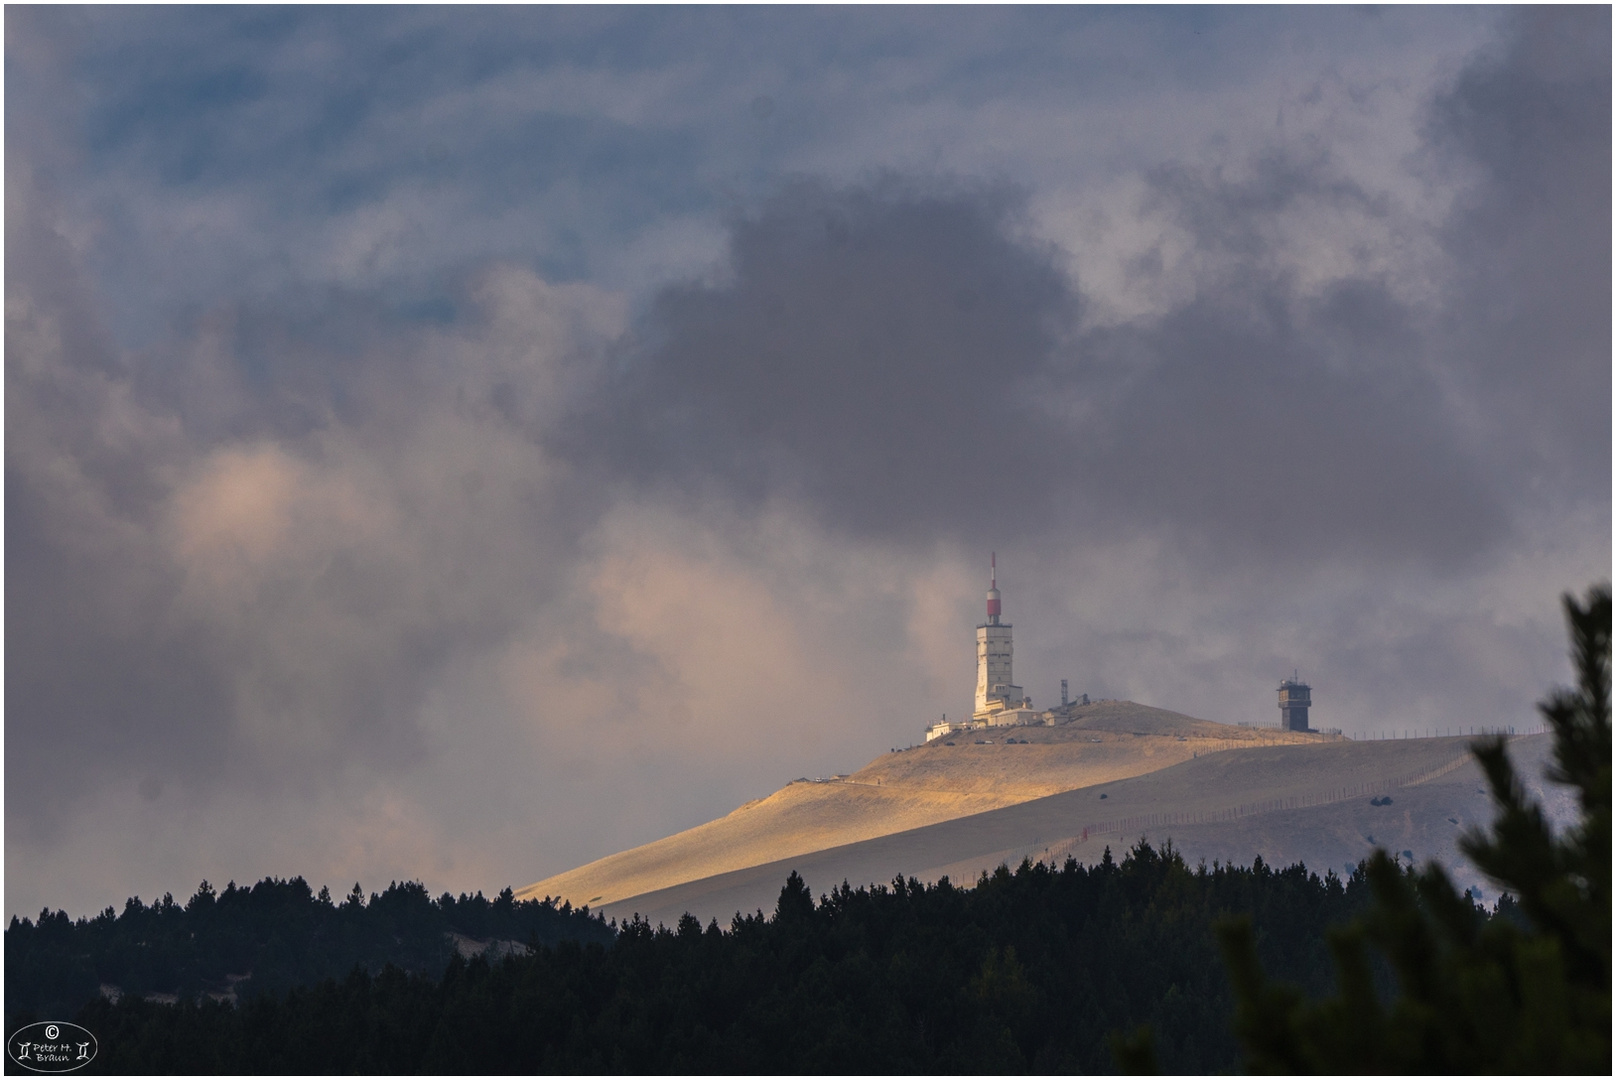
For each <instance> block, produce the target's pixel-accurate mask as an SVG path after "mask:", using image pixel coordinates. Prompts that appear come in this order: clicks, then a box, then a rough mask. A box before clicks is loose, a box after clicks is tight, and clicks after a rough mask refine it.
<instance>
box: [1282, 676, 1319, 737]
mask: <svg viewBox="0 0 1616 1080" xmlns="http://www.w3.org/2000/svg"><path fill="white" fill-rule="evenodd" d="M1312 704H1313V688H1312V687H1311V686H1309V685H1307V683H1305V682H1300V681H1298V680H1297V678H1296V676H1295V674H1292V675H1291V677H1290V678H1288V679H1286V680H1285V681H1284V682H1282V683H1280V684H1279V726H1280V727H1281V728H1283V729H1284V730H1286V731H1310V730H1312V729H1311V728H1309V727H1308V726H1307V710H1308V706H1310V705H1312Z"/></svg>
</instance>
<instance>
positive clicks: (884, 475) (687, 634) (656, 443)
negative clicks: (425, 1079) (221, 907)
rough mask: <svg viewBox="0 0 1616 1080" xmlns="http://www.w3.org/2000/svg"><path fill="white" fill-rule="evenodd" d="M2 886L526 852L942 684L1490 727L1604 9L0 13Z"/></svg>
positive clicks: (1397, 728)
mask: <svg viewBox="0 0 1616 1080" xmlns="http://www.w3.org/2000/svg"><path fill="white" fill-rule="evenodd" d="M4 20H5V23H4V25H5V57H6V68H5V92H6V99H5V100H6V110H5V118H6V131H5V149H6V154H5V170H6V172H5V183H6V219H5V220H6V255H5V258H6V262H5V271H6V284H5V300H6V328H5V359H6V363H5V393H6V399H5V544H6V557H5V585H6V591H5V604H6V622H5V627H6V648H5V661H6V663H5V674H6V681H5V749H6V754H5V842H6V876H5V900H6V912H7V914H8V915H18V914H20V915H33V914H35V913H37V912H38V910H39V909H40V908H42V907H45V906H49V907H51V908H52V909H55V908H64V909H66V910H67V911H68V912H69V913H70V914H73V915H75V916H77V915H83V914H92V913H94V912H96V911H99V910H100V909H101V908H103V907H106V906H108V905H112V906H120V905H121V904H122V903H123V901H124V899H125V898H126V897H128V896H130V895H139V896H142V897H144V898H145V899H146V900H147V901H148V902H149V901H150V900H152V899H154V898H156V897H158V896H160V895H161V894H163V893H165V892H172V893H173V894H174V895H175V896H176V897H177V898H179V899H181V900H183V899H185V898H186V897H188V896H189V895H190V894H191V893H192V892H193V891H194V890H195V888H196V886H197V885H198V883H199V882H200V881H202V880H203V879H207V880H209V881H211V882H213V883H214V884H216V885H219V886H222V885H223V883H224V882H226V881H229V880H234V881H236V882H238V883H248V882H253V881H257V880H259V879H260V878H262V877H265V876H268V875H274V876H277V877H290V876H293V875H302V876H303V877H305V878H306V879H308V880H309V881H310V883H311V884H312V885H314V886H315V887H316V888H318V887H319V886H320V885H322V884H324V885H329V886H330V887H331V888H332V890H333V891H334V892H346V891H347V890H348V889H349V888H350V887H351V885H352V883H353V882H355V881H357V882H360V883H361V884H362V885H363V887H364V888H365V889H366V890H368V891H377V890H380V889H381V888H384V887H385V886H386V885H387V884H388V883H389V882H390V881H394V880H398V881H403V880H418V881H421V882H423V883H424V884H425V885H426V886H427V887H428V889H430V890H432V891H433V893H434V894H436V893H438V892H440V891H444V890H449V891H456V892H459V891H474V890H478V889H481V890H483V891H484V892H487V893H492V892H494V891H497V890H498V889H500V888H502V887H504V886H507V885H510V886H515V887H521V886H523V885H525V884H527V883H529V882H533V881H536V880H539V879H541V878H544V877H546V876H548V875H551V874H554V873H558V872H560V871H563V870H566V869H569V868H571V867H573V866H576V865H579V864H581V863H583V862H587V861H589V860H592V859H595V858H599V857H601V856H604V855H607V854H610V853H612V852H615V851H618V850H621V849H623V848H626V847H630V846H633V845H636V844H640V843H645V842H647V841H650V840H653V839H657V838H658V837H661V836H664V835H668V834H670V833H672V832H675V831H677V830H680V829H683V828H688V827H690V826H693V825H696V824H699V823H701V822H703V821H706V820H709V819H711V818H714V817H717V816H720V815H722V814H725V813H727V812H729V811H730V810H731V809H733V808H735V807H736V806H738V805H740V804H742V803H744V802H746V801H748V800H750V799H755V798H759V797H762V796H764V795H767V794H768V793H770V792H771V791H774V790H776V789H777V788H779V787H780V786H782V785H783V784H785V783H786V782H788V781H790V780H792V779H794V778H796V777H800V776H821V775H829V774H832V773H836V772H847V771H852V770H854V769H857V768H859V767H861V766H862V765H864V764H865V763H866V762H868V761H869V760H870V759H871V758H873V757H875V756H876V755H878V754H880V753H884V752H886V751H888V750H889V749H891V748H893V747H900V746H907V745H910V744H912V743H916V742H919V741H920V740H921V739H922V737H923V735H922V733H923V729H924V727H925V726H926V725H927V724H929V723H931V722H933V721H935V720H936V719H937V718H938V717H939V716H941V715H943V714H945V713H946V714H948V715H950V716H951V717H956V718H957V717H959V716H961V715H963V714H965V713H967V712H968V711H969V708H970V705H971V698H972V692H973V688H974V679H975V672H974V666H973V665H974V650H975V644H974V627H975V625H976V623H977V622H979V621H980V619H981V613H982V610H983V592H984V590H985V589H986V586H987V570H988V560H989V554H990V552H997V558H998V567H999V586H1000V588H1001V589H1002V590H1003V594H1004V608H1005V617H1006V621H1008V622H1010V623H1012V624H1013V626H1014V628H1015V635H1016V636H1015V641H1016V668H1015V673H1016V678H1017V682H1019V683H1021V684H1022V685H1024V686H1025V687H1026V688H1027V692H1028V693H1029V694H1030V695H1031V696H1032V698H1033V700H1034V703H1035V705H1038V706H1043V705H1048V704H1052V703H1054V702H1056V701H1057V700H1058V697H1059V680H1060V679H1062V678H1067V679H1069V680H1070V683H1071V688H1072V692H1073V694H1074V695H1075V694H1079V693H1087V694H1089V695H1090V696H1091V697H1094V698H1122V699H1129V700H1133V701H1138V702H1142V703H1145V704H1148V705H1152V706H1157V707H1160V708H1165V709H1172V710H1176V711H1179V712H1184V713H1188V714H1190V715H1193V716H1197V717H1202V718H1205V719H1209V720H1216V721H1222V722H1228V723H1241V722H1246V723H1267V724H1272V723H1277V722H1278V709H1277V699H1276V695H1275V692H1274V690H1275V687H1276V686H1277V684H1278V681H1279V680H1280V679H1281V678H1283V677H1286V676H1289V675H1290V674H1291V673H1292V672H1293V671H1297V672H1300V674H1301V676H1302V678H1303V679H1304V680H1306V681H1308V682H1310V683H1311V685H1312V686H1313V697H1314V703H1315V704H1314V707H1313V716H1312V720H1313V722H1314V724H1315V726H1319V727H1327V728H1340V729H1343V730H1345V731H1347V732H1350V733H1359V734H1366V733H1391V732H1404V731H1410V730H1415V731H1446V730H1454V731H1458V730H1460V729H1468V728H1469V727H1471V726H1481V725H1506V724H1515V725H1518V726H1519V725H1529V724H1532V723H1534V722H1535V713H1534V710H1533V703H1534V702H1535V701H1537V700H1539V699H1540V698H1541V697H1542V696H1543V695H1544V693H1545V691H1546V690H1547V689H1548V688H1549V687H1551V686H1552V685H1554V684H1556V683H1562V682H1565V681H1568V680H1569V678H1570V669H1569V665H1568V663H1567V661H1566V656H1565V654H1566V638H1565V632H1564V627H1563V623H1562V618H1561V613H1560V608H1559V597H1560V595H1561V594H1562V593H1564V592H1566V591H1568V590H1571V591H1576V592H1579V593H1580V592H1581V591H1582V590H1583V589H1585V588H1586V587H1587V586H1588V585H1590V584H1591V583H1593V582H1595V581H1596V580H1604V579H1608V577H1609V575H1610V565H1611V445H1612V443H1611V308H1610V303H1611V284H1612V283H1611V247H1610V244H1611V174H1610V168H1611V143H1610V139H1611V112H1610V108H1611V58H1610V43H1611V26H1610V11H1609V9H1608V8H1606V7H1582V8H1573V9H1550V8H1531V9H1520V10H1516V9H1508V8H1485V9H1480V10H1477V9H1469V8H1458V7H1442V8H1421V7H1398V8H1387V9H1346V8H1322V7H1308V8H1294V9H1290V8H1272V7H1268V8H1238V9H1233V8H1227V9H1226V8H1216V7H1195V8H1188V9H1178V8H1164V7H1148V8H1103V7H1079V8H1065V7H1037V8H1004V7H990V8H981V7H948V8H922V7H902V8H859V7H841V8H773V7H771V8H745V7H721V8H699V9H698V8H681V7H655V8H635V9H620V8H611V7H587V8H566V7H527V8H514V9H513V8H498V9H495V8H473V7H450V8H437V7H409V8H385V7H344V8H325V7H293V8H249V7H221V8H193V7H157V8H151V7H111V8H87V7H16V6H13V7H8V8H7V9H6V10H5V13H4Z"/></svg>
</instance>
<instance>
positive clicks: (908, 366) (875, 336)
mask: <svg viewBox="0 0 1616 1080" xmlns="http://www.w3.org/2000/svg"><path fill="white" fill-rule="evenodd" d="M1014 211H1015V204H1014V202H1013V200H1012V198H1011V197H1010V196H1009V195H1007V194H1006V193H1004V192H1000V191H985V192H984V191H978V190H969V191H957V192H955V191H931V190H927V189H924V188H916V187H913V186H911V185H908V184H904V183H902V182H900V181H897V180H890V179H889V180H885V181H881V182H878V183H875V184H873V185H871V186H868V187H860V188H854V189H851V190H830V189H827V188H825V187H823V186H821V185H818V184H812V183H801V184H797V185H795V186H793V187H791V188H789V189H787V190H786V191H784V192H783V193H781V194H780V195H778V196H777V197H775V198H774V199H773V200H771V201H770V202H769V203H768V204H767V205H765V206H764V207H763V208H762V209H761V211H759V212H758V213H756V214H754V215H752V216H749V217H746V218H743V219H741V220H739V221H737V222H736V223H735V225H734V231H733V234H732V239H731V246H730V268H729V278H730V280H728V281H727V282H726V283H724V284H721V285H714V286H707V285H686V286H679V287H675V288H671V289H668V290H666V291H664V292H663V293H662V294H661V295H660V296H659V297H658V299H657V301H656V303H655V305H654V307H653V310H652V312H651V314H650V316H649V318H648V320H647V326H646V332H647V334H648V335H650V337H651V340H652V344H651V345H650V347H649V349H648V350H647V351H646V352H644V353H642V354H640V355H636V356H632V357H631V358H629V360H628V361H627V367H626V370H625V373H624V375H623V378H622V380H621V381H620V383H619V384H616V385H613V386H610V387H609V388H607V391H606V398H607V403H606V405H604V406H603V409H604V411H605V412H606V413H607V414H608V416H609V424H610V425H611V427H610V428H609V429H608V430H610V431H611V432H612V433H614V434H615V436H616V438H617V445H616V446H615V447H614V448H613V449H614V450H615V451H616V452H617V454H618V455H619V456H618V461H619V462H620V463H623V464H625V465H627V466H628V467H629V468H630V469H632V470H634V471H636V472H638V473H639V474H641V475H642V476H646V475H651V476H662V475H666V474H667V473H668V472H670V471H671V472H672V473H673V474H674V475H676V476H680V477H685V478H699V480H700V482H702V483H706V482H708V481H711V480H714V479H717V480H720V481H723V482H727V483H729V484H731V485H733V486H734V488H735V489H736V490H737V491H739V492H743V493H745V494H747V495H749V496H753V497H760V496H763V495H765V494H769V493H776V494H778V493H787V494H790V495H792V496H794V497H800V498H803V499H806V500H808V501H809V502H810V503H812V505H813V506H814V507H815V509H816V511H817V512H819V513H820V514H823V515H824V516H825V517H827V518H828V519H830V520H831V521H834V522H837V523H839V524H841V525H844V526H848V527H851V528H854V529H855V530H874V531H877V532H883V533H897V534H900V535H910V536H912V535H913V534H914V533H915V532H916V531H917V530H920V529H924V528H928V527H938V526H944V525H945V524H946V523H947V522H949V521H950V519H951V518H953V516H954V515H956V514H957V513H958V512H959V511H960V509H961V508H962V507H967V506H973V505H974V506H979V507H985V506H988V505H994V506H998V507H1000V508H1002V509H1004V510H1006V511H1014V510H1015V509H1016V508H1018V507H1025V506H1026V505H1027V504H1028V502H1029V500H1032V501H1033V502H1034V503H1037V502H1041V500H1042V499H1043V497H1045V496H1046V495H1047V494H1048V485H1047V479H1046V478H1047V476H1048V474H1049V473H1050V472H1051V471H1052V470H1054V468H1055V461H1054V459H1055V457H1056V451H1057V450H1058V448H1057V447H1054V446H1049V445H1047V444H1045V443H1043V442H1041V437H1042V436H1044V435H1045V434H1046V433H1045V432H1044V431H1042V430H1040V427H1039V425H1037V424H1036V422H1032V421H1029V419H1028V417H1027V413H1028V404H1027V402H1025V401H1024V400H1022V398H1021V396H1020V391H1022V390H1023V389H1024V388H1025V387H1026V386H1027V385H1028V381H1029V380H1030V379H1032V378H1033V377H1035V376H1037V375H1038V374H1039V373H1040V372H1042V371H1043V370H1044V368H1045V366H1046V365H1047V363H1048V361H1049V357H1050V355H1051V351H1052V349H1053V348H1054V346H1055V343H1056V342H1057V341H1059V340H1060V338H1061V336H1062V335H1063V332H1064V331H1065V330H1066V329H1067V328H1068V327H1069V325H1070V320H1071V316H1072V314H1073V311H1074V307H1075V305H1074V301H1073V298H1072V296H1071V295H1070V293H1069V292H1068V290H1067V287H1066V284H1065V282H1064V280H1063V278H1062V276H1061V274H1060V273H1059V272H1058V271H1057V269H1056V268H1055V265H1054V263H1053V261H1052V258H1051V253H1050V252H1049V251H1046V250H1044V249H1042V248H1040V247H1038V246H1035V245H1031V244H1028V243H1024V242H1017V241H1016V240H1013V239H1011V238H1010V237H1009V236H1008V235H1007V232H1008V230H1009V228H1010V227H1011V226H1012V225H1013V224H1014V220H1015V219H1014ZM596 430H600V428H597V427H596V426H595V424H594V423H591V424H590V426H589V431H591V432H593V431H596ZM1006 465H1013V466H1015V467H1014V468H1009V469H1007V468H1005V466H1006Z"/></svg>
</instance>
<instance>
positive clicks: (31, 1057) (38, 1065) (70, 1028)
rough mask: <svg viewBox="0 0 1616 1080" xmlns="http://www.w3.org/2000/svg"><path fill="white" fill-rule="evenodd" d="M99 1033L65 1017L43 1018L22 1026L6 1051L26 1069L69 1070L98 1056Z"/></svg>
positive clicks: (12, 1035) (52, 1071)
mask: <svg viewBox="0 0 1616 1080" xmlns="http://www.w3.org/2000/svg"><path fill="white" fill-rule="evenodd" d="M96 1049H97V1046H96V1041H95V1036H94V1035H91V1034H90V1032H89V1030H88V1029H86V1028H81V1027H79V1026H78V1025H77V1024H69V1023H68V1022H67V1021H65V1020H41V1021H40V1022H39V1023H37V1024H29V1025H27V1026H26V1027H20V1028H18V1029H17V1030H16V1031H14V1032H12V1033H11V1038H9V1039H7V1040H6V1055H7V1056H8V1057H10V1058H11V1060H12V1061H15V1062H16V1063H17V1064H18V1065H21V1066H22V1067H23V1068H25V1069H30V1070H32V1071H34V1072H42V1073H65V1072H72V1071H73V1070H74V1069H82V1068H84V1066H86V1065H88V1064H89V1063H90V1062H92V1061H94V1060H95V1052H96Z"/></svg>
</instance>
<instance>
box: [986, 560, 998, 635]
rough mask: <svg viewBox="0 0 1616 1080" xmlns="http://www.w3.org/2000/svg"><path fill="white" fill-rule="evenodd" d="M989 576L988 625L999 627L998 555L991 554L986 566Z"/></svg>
mask: <svg viewBox="0 0 1616 1080" xmlns="http://www.w3.org/2000/svg"><path fill="white" fill-rule="evenodd" d="M988 565H989V566H990V567H991V568H992V569H991V576H990V577H989V578H988V624H989V625H991V626H997V625H999V553H998V552H997V551H995V552H993V553H992V555H991V556H990V561H989V564H988Z"/></svg>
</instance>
